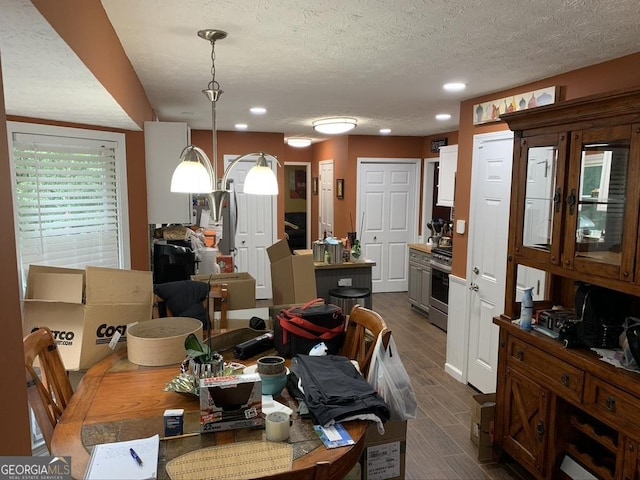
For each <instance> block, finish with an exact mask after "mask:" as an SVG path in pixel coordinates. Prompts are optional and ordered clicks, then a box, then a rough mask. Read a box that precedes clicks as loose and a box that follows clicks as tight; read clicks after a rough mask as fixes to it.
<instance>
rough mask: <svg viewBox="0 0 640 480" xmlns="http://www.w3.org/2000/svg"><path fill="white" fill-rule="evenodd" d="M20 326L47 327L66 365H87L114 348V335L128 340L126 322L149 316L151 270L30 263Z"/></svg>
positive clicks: (119, 344) (119, 345)
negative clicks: (67, 266)
mask: <svg viewBox="0 0 640 480" xmlns="http://www.w3.org/2000/svg"><path fill="white" fill-rule="evenodd" d="M23 303H24V315H23V332H24V334H25V335H26V334H27V333H29V332H31V331H32V330H33V329H35V328H38V327H48V328H49V329H50V330H51V331H52V332H53V335H54V337H55V339H56V343H57V344H58V347H59V348H60V354H61V356H62V360H63V362H64V365H65V368H66V369H67V370H86V369H88V368H90V367H91V366H93V365H94V364H95V363H96V362H98V361H99V360H101V359H103V358H104V357H106V356H107V355H109V354H110V353H112V352H113V350H112V349H111V347H110V346H109V342H111V340H112V338H113V335H114V334H115V333H116V332H118V333H119V334H120V335H121V337H120V339H119V340H118V342H117V345H116V347H115V349H119V348H123V347H124V345H125V342H126V339H127V337H126V331H127V325H129V324H131V323H134V322H140V321H144V320H150V319H151V308H152V304H153V279H152V274H151V272H139V271H133V270H120V269H115V268H100V267H87V269H86V270H79V269H71V268H57V267H44V266H38V265H31V267H30V268H29V276H28V279H27V293H26V296H25V300H24V302H23Z"/></svg>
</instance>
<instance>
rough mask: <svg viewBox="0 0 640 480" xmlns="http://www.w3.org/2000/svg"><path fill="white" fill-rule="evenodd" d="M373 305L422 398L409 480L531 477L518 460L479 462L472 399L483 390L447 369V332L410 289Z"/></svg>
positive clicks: (412, 430) (411, 436)
mask: <svg viewBox="0 0 640 480" xmlns="http://www.w3.org/2000/svg"><path fill="white" fill-rule="evenodd" d="M373 309H374V310H375V311H377V312H378V313H379V314H380V315H382V317H383V318H384V320H385V322H386V323H387V326H389V328H391V331H392V335H393V337H394V339H395V342H396V345H397V347H398V350H399V351H400V355H401V357H402V361H403V363H404V366H405V368H406V369H407V372H408V373H409V375H410V376H411V378H412V382H413V388H414V391H415V393H416V397H417V400H418V414H417V418H416V419H415V420H409V423H408V429H407V430H408V431H407V454H406V479H407V480H429V479H438V480H448V479H451V480H453V479H474V480H475V479H478V480H480V479H487V480H488V479H496V480H497V479H529V478H531V477H530V476H529V475H528V473H527V472H525V471H523V470H522V468H521V467H519V466H518V465H516V464H513V463H501V464H497V463H484V464H481V463H479V462H478V461H477V460H476V458H477V457H476V455H477V452H476V447H475V446H474V445H473V443H472V442H471V440H470V439H469V424H470V410H471V397H472V395H475V394H477V393H478V392H476V391H475V390H474V389H473V388H471V387H469V386H467V385H464V384H462V383H460V382H458V381H457V380H455V379H454V378H452V377H451V376H449V375H448V374H447V373H446V372H445V371H444V364H445V355H446V344H447V337H446V333H445V332H443V331H442V330H440V329H439V328H437V327H435V326H433V325H432V324H431V323H429V320H428V318H427V317H425V316H424V315H422V314H420V313H417V312H416V311H415V310H413V309H412V308H411V306H410V304H409V299H408V297H407V294H406V293H376V294H374V295H373Z"/></svg>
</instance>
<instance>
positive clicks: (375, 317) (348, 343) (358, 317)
mask: <svg viewBox="0 0 640 480" xmlns="http://www.w3.org/2000/svg"><path fill="white" fill-rule="evenodd" d="M379 335H382V343H383V345H384V346H385V348H386V346H387V345H388V344H389V337H390V336H391V330H390V329H389V328H387V324H386V323H385V322H384V320H383V319H382V317H381V316H380V314H378V313H377V312H374V311H373V310H370V309H368V308H365V307H362V306H360V305H355V306H354V307H353V309H351V313H350V314H349V318H348V320H347V327H346V333H345V340H344V345H343V347H342V354H343V355H344V356H345V357H347V358H349V359H351V360H357V361H358V364H359V365H360V371H361V372H362V375H363V376H364V377H365V378H366V377H367V375H368V374H369V366H370V365H371V358H372V357H373V349H374V347H375V344H376V341H377V339H378V336H379Z"/></svg>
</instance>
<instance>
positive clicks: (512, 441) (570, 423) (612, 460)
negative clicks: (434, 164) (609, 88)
mask: <svg viewBox="0 0 640 480" xmlns="http://www.w3.org/2000/svg"><path fill="white" fill-rule="evenodd" d="M501 119H503V120H504V121H506V122H507V123H508V125H509V128H511V129H512V130H513V131H514V158H513V159H514V163H513V174H512V195H511V204H510V207H511V208H510V221H509V228H510V232H509V244H508V252H507V277H506V290H505V310H504V313H503V314H502V315H501V316H500V317H498V318H495V319H494V323H495V324H497V325H498V326H499V327H500V341H499V347H498V348H499V353H498V371H497V409H496V424H495V430H496V436H495V439H496V444H497V448H498V451H499V452H501V453H505V454H508V455H510V456H512V457H513V458H514V459H515V460H517V461H518V462H519V463H521V464H522V465H523V466H524V467H525V468H527V470H529V472H531V473H532V474H533V475H534V476H535V477H536V478H565V477H563V475H562V473H561V472H560V466H561V464H562V462H563V460H564V459H565V456H569V457H571V458H572V459H573V460H575V461H576V462H577V463H579V464H580V465H581V466H582V467H584V468H585V469H587V470H588V471H590V472H591V473H592V474H593V475H595V476H596V477H598V478H603V479H640V465H639V459H638V448H639V446H640V443H639V441H640V434H639V433H638V432H640V373H636V372H629V371H625V370H622V369H618V368H615V367H613V366H611V365H608V364H606V363H605V362H603V361H602V360H600V357H599V356H598V355H597V354H596V353H595V352H592V351H590V350H588V349H586V348H571V349H569V348H566V347H565V346H564V344H563V343H561V342H559V341H557V340H554V339H552V338H549V337H548V336H545V335H542V334H540V333H537V332H535V331H532V332H525V331H522V330H520V329H519V327H518V326H517V325H514V324H513V323H511V321H512V320H513V319H515V318H517V317H519V315H520V304H519V303H518V301H517V298H518V295H517V290H518V285H519V284H522V271H523V269H534V270H535V273H536V274H540V275H542V277H543V279H544V282H542V283H541V285H543V287H542V290H543V291H541V292H540V295H541V297H540V298H541V300H538V301H536V302H535V305H534V309H535V310H541V309H546V308H551V306H552V305H563V306H565V307H566V308H573V307H574V306H575V292H576V286H575V282H576V281H581V282H584V283H589V284H594V285H598V286H600V287H604V288H607V289H610V290H613V291H617V292H622V293H625V294H627V295H629V296H635V297H639V296H640V275H639V272H640V270H639V265H640V242H639V241H638V230H639V217H640V89H636V90H627V91H621V92H614V93H611V94H606V95H596V96H591V97H585V98H581V99H575V100H571V101H566V102H560V103H557V104H555V105H548V106H545V107H540V108H533V109H529V110H525V111H521V112H514V113H510V114H506V115H503V116H501ZM519 272H520V277H519V276H518V275H519ZM632 300H633V302H632V303H633V304H634V307H633V308H634V310H633V313H632V314H633V315H634V316H638V314H640V311H638V308H640V302H638V299H637V298H634V299H632Z"/></svg>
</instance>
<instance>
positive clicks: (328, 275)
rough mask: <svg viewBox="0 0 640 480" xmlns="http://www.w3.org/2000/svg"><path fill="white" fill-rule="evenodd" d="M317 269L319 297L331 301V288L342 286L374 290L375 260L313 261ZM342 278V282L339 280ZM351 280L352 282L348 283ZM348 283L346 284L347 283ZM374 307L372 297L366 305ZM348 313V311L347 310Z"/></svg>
mask: <svg viewBox="0 0 640 480" xmlns="http://www.w3.org/2000/svg"><path fill="white" fill-rule="evenodd" d="M293 253H294V255H313V250H311V249H308V250H295V251H294V252H293ZM313 266H314V267H315V271H316V290H317V292H318V298H324V299H325V300H326V301H329V290H332V289H334V288H338V287H340V286H345V287H349V286H350V287H354V288H368V289H369V290H372V288H373V287H372V274H371V272H372V269H373V267H375V266H376V262H374V261H373V260H363V261H362V262H343V263H324V262H313ZM341 280H342V282H341V283H342V284H341V285H339V284H338V282H339V281H341ZM349 281H351V284H348V283H349ZM345 283H346V285H345ZM363 306H365V307H367V308H372V301H371V297H369V298H368V299H367V300H366V302H364V305H363ZM345 313H348V312H345Z"/></svg>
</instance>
